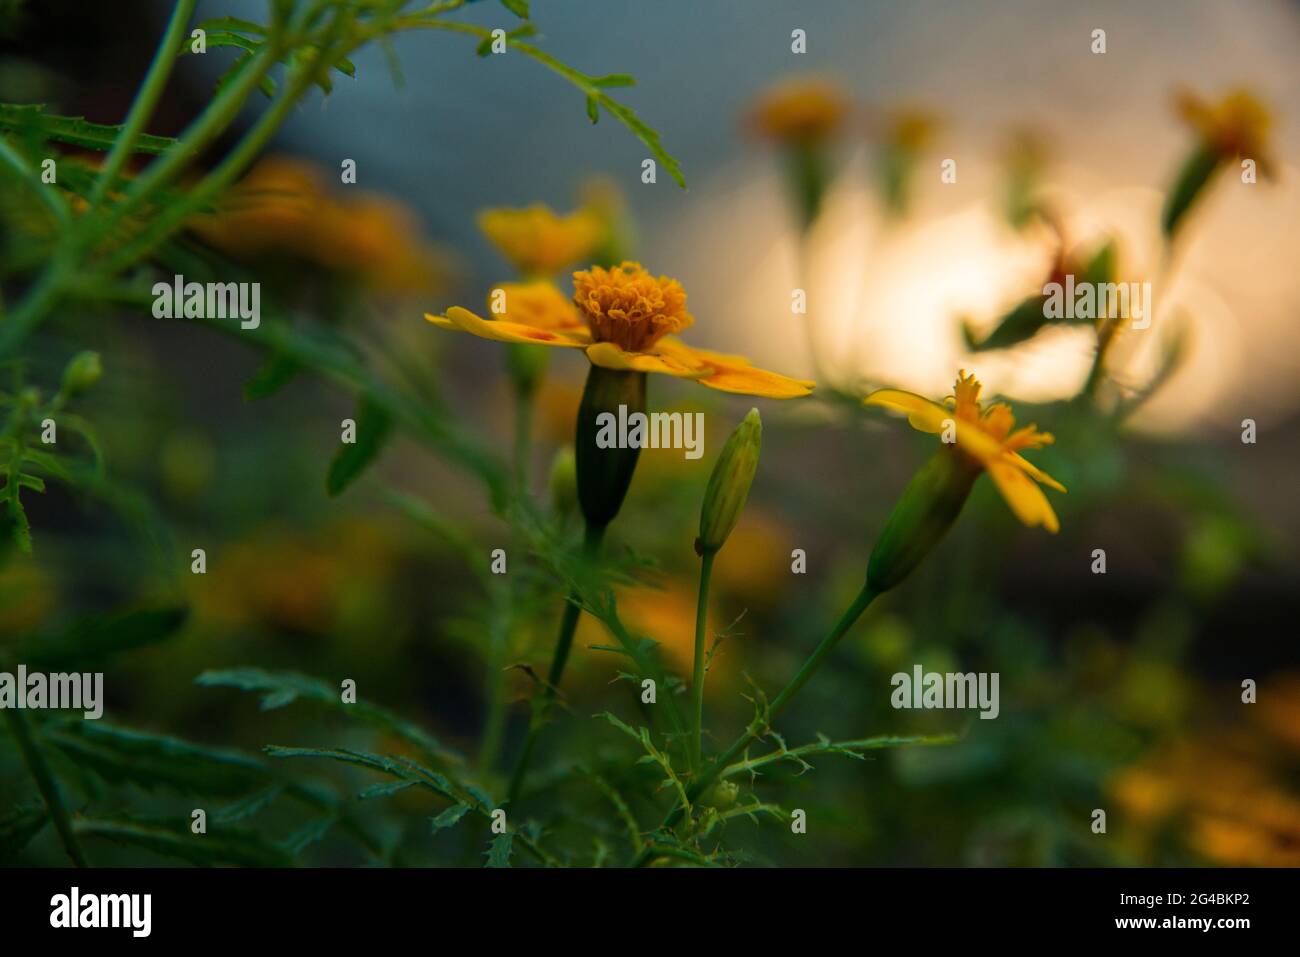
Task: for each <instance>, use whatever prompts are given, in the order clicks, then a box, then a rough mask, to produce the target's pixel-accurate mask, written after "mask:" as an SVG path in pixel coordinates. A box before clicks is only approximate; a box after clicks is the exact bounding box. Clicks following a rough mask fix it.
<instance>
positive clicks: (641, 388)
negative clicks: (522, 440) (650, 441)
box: [573, 365, 645, 529]
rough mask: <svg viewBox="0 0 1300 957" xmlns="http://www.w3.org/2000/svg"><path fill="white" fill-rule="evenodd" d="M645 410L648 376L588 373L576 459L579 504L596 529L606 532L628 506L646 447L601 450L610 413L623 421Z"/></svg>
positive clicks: (600, 370)
mask: <svg viewBox="0 0 1300 957" xmlns="http://www.w3.org/2000/svg"><path fill="white" fill-rule="evenodd" d="M634 412H642V413H644V412H645V373H644V372H624V371H622V370H618V369H605V368H602V367H601V366H596V365H593V366H592V367H591V370H590V371H589V372H588V373H587V385H586V388H584V389H583V390H582V402H581V403H580V404H579V406H578V428H577V435H576V436H575V439H574V447H573V452H574V460H575V464H576V466H577V471H578V504H579V505H580V506H581V507H582V516H583V518H585V519H586V520H587V525H588V527H589V528H591V529H603V528H604V527H605V526H606V525H608V524H609V523H610V522H612V521H613V520H614V516H615V515H617V514H618V510H619V509H620V508H622V507H623V499H624V498H625V497H626V496H627V490H628V487H629V486H630V485H631V484H632V474H633V473H634V472H635V471H636V460H637V456H638V455H640V454H641V450H640V448H621V447H613V448H601V447H600V446H599V445H597V444H596V437H597V436H598V435H599V434H600V431H601V428H602V426H605V427H607V422H608V420H606V419H603V418H602V417H603V416H605V415H611V416H613V417H614V418H613V421H614V422H616V423H617V422H618V421H620V420H623V419H626V418H627V417H629V416H631V415H632V413H634Z"/></svg>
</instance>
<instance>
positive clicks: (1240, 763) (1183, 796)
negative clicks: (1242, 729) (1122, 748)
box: [1106, 736, 1300, 867]
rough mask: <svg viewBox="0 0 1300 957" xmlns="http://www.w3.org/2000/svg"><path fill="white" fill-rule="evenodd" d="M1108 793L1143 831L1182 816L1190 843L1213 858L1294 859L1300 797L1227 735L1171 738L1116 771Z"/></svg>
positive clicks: (1273, 863)
mask: <svg viewBox="0 0 1300 957" xmlns="http://www.w3.org/2000/svg"><path fill="white" fill-rule="evenodd" d="M1238 743H1241V742H1238ZM1256 744H1257V742H1256V741H1255V740H1254V739H1251V740H1250V741H1249V742H1248V746H1249V747H1253V746H1254V745H1256ZM1106 790H1107V791H1108V792H1109V793H1110V794H1111V795H1112V796H1113V797H1114V798H1115V800H1116V801H1117V803H1118V804H1119V805H1120V807H1121V809H1122V810H1123V811H1124V812H1125V813H1126V815H1128V816H1130V817H1131V818H1133V819H1134V821H1135V822H1137V823H1140V824H1141V825H1142V826H1143V828H1144V829H1145V830H1147V831H1148V832H1152V833H1154V832H1155V831H1156V830H1157V829H1158V828H1159V825H1160V824H1161V823H1162V822H1164V821H1166V820H1169V819H1171V818H1175V816H1178V815H1186V816H1187V819H1188V821H1189V823H1190V825H1191V826H1190V828H1188V829H1187V831H1186V832H1185V833H1186V834H1187V843H1188V845H1189V846H1190V847H1191V848H1192V849H1194V850H1195V851H1197V852H1198V853H1200V854H1201V855H1203V856H1204V857H1206V858H1209V859H1210V860H1212V861H1215V862H1217V863H1220V864H1227V865H1234V866H1243V865H1249V866H1263V867H1295V866H1297V864H1300V801H1297V800H1296V798H1295V797H1293V796H1292V795H1290V794H1287V793H1286V792H1285V791H1283V790H1281V789H1280V788H1279V787H1277V785H1276V783H1275V782H1274V780H1273V777H1272V775H1271V774H1270V773H1269V772H1268V771H1267V769H1266V767H1265V766H1264V765H1263V764H1261V763H1260V762H1259V761H1258V758H1257V756H1254V755H1252V753H1251V752H1249V751H1241V750H1240V749H1239V748H1237V747H1235V746H1234V741H1233V739H1231V738H1225V737H1221V736H1220V737H1216V738H1214V739H1204V740H1190V741H1179V742H1175V743H1174V744H1173V745H1172V746H1171V747H1169V748H1167V749H1164V750H1162V751H1161V752H1160V753H1158V754H1156V755H1154V756H1152V757H1149V758H1146V759H1144V760H1143V761H1142V762H1140V763H1138V764H1135V765H1131V766H1129V767H1127V768H1124V769H1123V770H1121V771H1119V772H1117V773H1116V774H1115V775H1113V776H1112V777H1111V779H1110V780H1109V781H1108V782H1107V786H1106Z"/></svg>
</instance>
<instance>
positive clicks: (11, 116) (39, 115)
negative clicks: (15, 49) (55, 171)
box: [0, 103, 176, 154]
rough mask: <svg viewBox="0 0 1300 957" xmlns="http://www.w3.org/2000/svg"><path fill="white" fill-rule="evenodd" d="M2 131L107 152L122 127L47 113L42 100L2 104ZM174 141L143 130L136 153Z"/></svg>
mask: <svg viewBox="0 0 1300 957" xmlns="http://www.w3.org/2000/svg"><path fill="white" fill-rule="evenodd" d="M0 130H6V131H10V132H14V133H35V134H37V135H39V136H42V137H45V138H46V139H51V140H57V141H59V142H60V143H69V144H71V145H73V146H79V147H81V148H83V149H90V150H100V151H107V150H109V149H112V147H113V144H114V143H115V142H116V141H117V137H118V135H119V134H120V133H121V132H122V127H120V126H109V125H105V124H102V123H91V122H89V121H87V120H86V118H85V117H83V116H55V115H54V114H52V113H46V112H45V105H44V104H39V103H38V104H15V103H0ZM175 144H176V140H174V139H172V138H171V137H169V136H151V135H149V134H147V133H144V134H141V135H140V136H139V137H138V138H137V139H136V142H135V147H134V150H135V152H137V153H151V154H157V153H162V152H163V151H165V150H167V149H168V148H170V147H172V146H174V145H175Z"/></svg>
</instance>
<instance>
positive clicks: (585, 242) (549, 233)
mask: <svg viewBox="0 0 1300 957" xmlns="http://www.w3.org/2000/svg"><path fill="white" fill-rule="evenodd" d="M478 226H479V229H481V230H482V231H483V235H485V236H487V238H488V239H490V240H491V241H492V243H493V244H494V245H495V246H496V247H497V249H498V250H499V251H500V253H501V255H503V256H505V258H506V259H508V260H509V261H510V262H511V264H513V265H514V267H515V268H516V269H518V270H519V271H520V272H521V273H522V274H524V275H525V276H552V275H554V274H555V273H558V272H559V271H560V270H561V269H563V268H564V267H566V266H569V265H572V264H573V263H576V262H578V261H579V260H583V259H586V258H588V257H589V256H590V255H591V252H592V250H593V249H595V248H596V245H597V244H598V243H599V242H600V240H601V236H602V233H603V231H604V230H603V227H602V225H601V221H600V219H599V217H598V216H596V215H595V214H594V213H592V212H591V211H589V210H578V211H577V212H575V213H570V214H569V215H567V216H560V215H559V214H557V213H556V212H555V211H554V210H552V209H551V208H550V207H548V206H543V205H542V204H541V203H536V204H534V205H532V206H527V207H524V208H523V209H507V208H504V207H501V208H496V209H485V210H483V212H481V213H479V216H478Z"/></svg>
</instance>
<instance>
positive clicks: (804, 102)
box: [750, 77, 849, 143]
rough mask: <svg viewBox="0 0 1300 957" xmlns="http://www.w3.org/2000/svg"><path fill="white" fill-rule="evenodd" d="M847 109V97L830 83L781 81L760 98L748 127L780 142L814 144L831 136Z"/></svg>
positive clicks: (841, 123) (816, 80)
mask: <svg viewBox="0 0 1300 957" xmlns="http://www.w3.org/2000/svg"><path fill="white" fill-rule="evenodd" d="M848 109H849V101H848V98H847V97H846V96H845V95H844V93H843V92H842V91H841V90H840V88H839V87H838V86H836V85H835V84H834V83H832V82H830V81H829V80H825V79H821V78H818V77H801V78H797V79H789V80H782V81H780V82H779V83H776V84H775V85H773V86H771V87H769V88H768V89H767V90H766V91H764V92H763V94H762V95H761V96H760V97H759V99H758V102H757V103H756V104H755V105H754V108H753V110H752V111H751V113H750V126H751V127H752V128H753V129H754V130H755V131H756V132H757V133H758V134H759V135H761V136H764V137H766V138H767V139H772V140H776V141H777V142H781V143H808V142H815V141H818V140H825V139H829V138H830V137H831V136H834V135H835V134H836V133H837V132H838V131H839V129H840V127H841V126H842V125H843V123H844V117H845V114H847V113H848Z"/></svg>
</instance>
